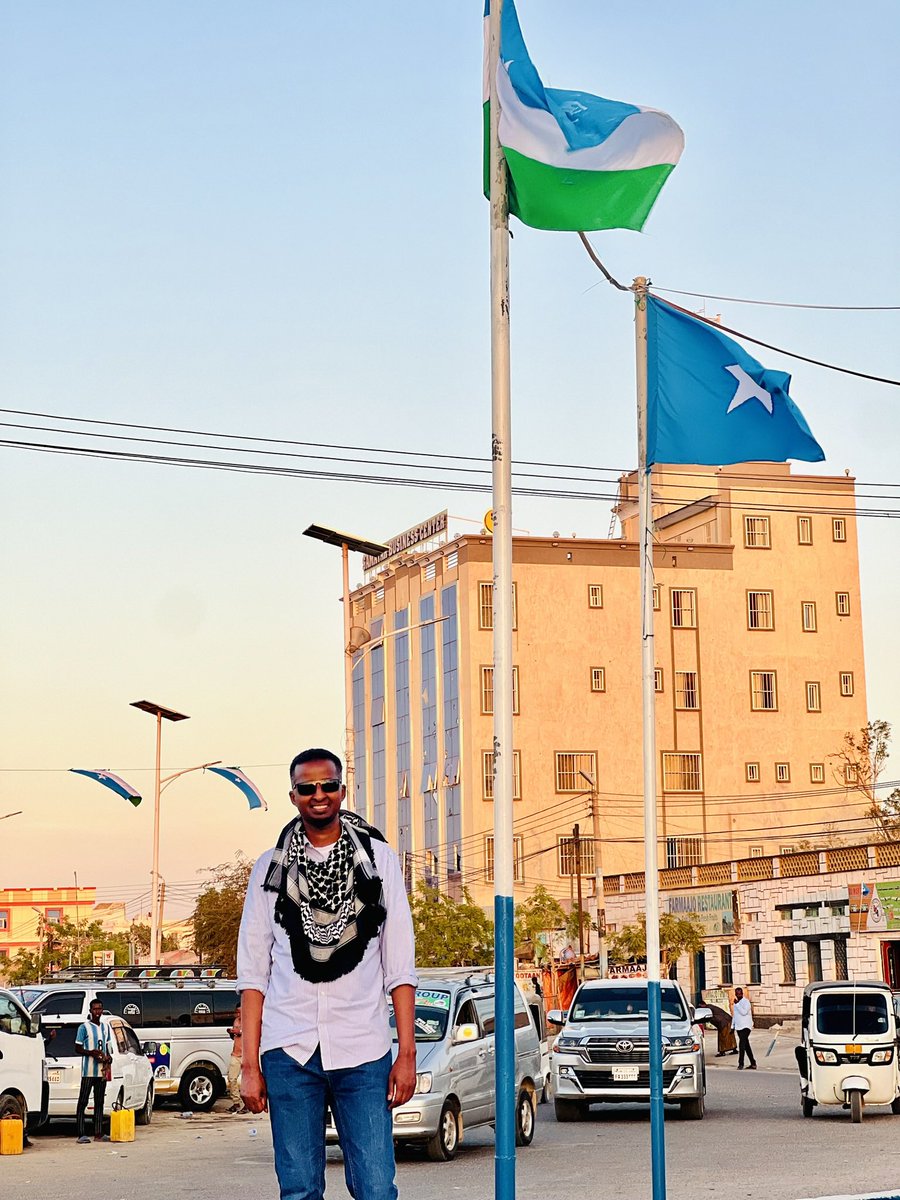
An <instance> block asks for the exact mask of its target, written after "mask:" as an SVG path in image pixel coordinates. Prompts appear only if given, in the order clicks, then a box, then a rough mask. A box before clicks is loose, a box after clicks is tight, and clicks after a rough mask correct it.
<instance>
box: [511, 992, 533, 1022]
mask: <svg viewBox="0 0 900 1200" xmlns="http://www.w3.org/2000/svg"><path fill="white" fill-rule="evenodd" d="M513 995H514V996H515V1000H514V1001H513V1028H514V1029H527V1028H528V1027H529V1026H530V1025H531V1021H530V1020H529V1019H528V1007H527V1005H526V1004H525V997H524V996H523V995H522V993H521V992H520V991H519V989H518V988H516V989H515V991H514V992H513Z"/></svg>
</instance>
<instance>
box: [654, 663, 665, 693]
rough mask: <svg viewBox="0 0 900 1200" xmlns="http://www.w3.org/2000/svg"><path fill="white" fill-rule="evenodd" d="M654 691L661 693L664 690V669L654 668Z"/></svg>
mask: <svg viewBox="0 0 900 1200" xmlns="http://www.w3.org/2000/svg"><path fill="white" fill-rule="evenodd" d="M653 690H654V691H655V692H661V691H662V690H663V669H662V667H654V668H653Z"/></svg>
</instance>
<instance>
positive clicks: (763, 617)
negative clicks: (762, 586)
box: [747, 592, 775, 629]
mask: <svg viewBox="0 0 900 1200" xmlns="http://www.w3.org/2000/svg"><path fill="white" fill-rule="evenodd" d="M747 625H748V627H749V628H750V629H774V628H775V615H774V603H773V599H772V593H771V592H748V593H747Z"/></svg>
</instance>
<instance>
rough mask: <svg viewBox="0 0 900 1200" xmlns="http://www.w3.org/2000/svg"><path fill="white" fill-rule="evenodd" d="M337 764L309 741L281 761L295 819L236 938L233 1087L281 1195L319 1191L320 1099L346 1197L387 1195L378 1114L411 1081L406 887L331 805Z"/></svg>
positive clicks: (258, 882)
mask: <svg viewBox="0 0 900 1200" xmlns="http://www.w3.org/2000/svg"><path fill="white" fill-rule="evenodd" d="M342 769H343V768H342V764H341V760H340V759H339V758H338V757H337V755H335V754H333V753H332V752H331V751H330V750H322V749H312V750H304V751H303V753H302V754H298V755H297V757H296V758H295V759H294V761H293V762H292V763H291V768H290V778H291V792H290V797H291V801H292V803H293V804H294V806H295V807H296V809H297V811H298V813H299V816H298V817H295V818H294V819H293V820H292V821H291V822H289V824H288V825H286V826H285V828H284V829H283V830H282V832H281V835H280V837H279V839H278V845H277V846H276V847H275V848H274V849H273V850H271V851H268V852H267V853H265V854H263V855H262V856H261V857H260V858H259V860H258V861H257V863H256V865H255V866H254V868H253V872H252V874H251V876H250V882H249V884H248V887H247V896H246V899H245V901H244V914H243V918H242V920H241V930H240V936H239V939H238V989H239V991H240V992H241V1014H242V1034H243V1053H242V1066H241V1096H242V1099H243V1101H244V1103H245V1104H246V1106H247V1108H249V1109H250V1111H251V1112H257V1113H258V1112H263V1111H265V1109H266V1108H268V1109H269V1112H270V1114H271V1121H272V1141H273V1143H274V1148H275V1171H276V1174H277V1175H278V1183H279V1186H280V1189H281V1198H282V1200H322V1198H323V1197H324V1194H325V1106H326V1102H327V1103H328V1104H330V1105H331V1108H332V1111H333V1113H334V1118H335V1123H336V1125H337V1129H338V1134H339V1136H340V1140H341V1149H342V1151H343V1155H344V1174H345V1177H346V1181H347V1188H348V1190H349V1192H350V1195H351V1196H353V1197H355V1198H356V1200H396V1197H397V1188H396V1185H395V1182H394V1176H395V1166H394V1145H393V1138H392V1125H393V1120H392V1116H391V1110H392V1109H394V1108H396V1107H398V1106H399V1105H401V1104H405V1103H406V1101H407V1100H409V1099H410V1098H411V1096H412V1094H413V1091H414V1090H415V1085H416V1043H415V1030H414V1015H415V987H416V982H417V980H416V972H415V949H414V944H413V929H412V917H411V916H410V911H409V902H408V900H407V896H406V889H405V887H404V885H403V878H402V874H401V871H400V864H399V861H398V859H397V856H396V854H395V853H394V852H393V850H391V849H390V847H389V846H388V845H387V843H386V842H385V840H384V838H383V836H382V834H381V833H380V832H379V831H378V830H377V829H375V828H374V827H373V826H371V825H369V824H368V823H367V822H366V821H364V820H363V819H362V818H361V817H359V816H357V815H356V814H355V813H350V812H347V811H345V810H342V809H341V801H342V800H343V799H344V797H345V795H346V789H345V787H344V786H343V783H342V779H341V775H342ZM387 994H390V996H391V1000H392V1003H393V1008H394V1019H395V1024H396V1029H397V1042H398V1053H397V1058H396V1061H395V1062H393V1065H392V1062H391V1030H390V1025H389V1021H388V1005H387V999H386V995H387Z"/></svg>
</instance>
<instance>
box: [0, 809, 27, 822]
mask: <svg viewBox="0 0 900 1200" xmlns="http://www.w3.org/2000/svg"><path fill="white" fill-rule="evenodd" d="M22 811H23V810H22V809H21V808H20V809H17V811H16V812H11V813H4V814H3V816H2V817H0V821H5V820H7V819H8V818H9V817H21V815H22Z"/></svg>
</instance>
